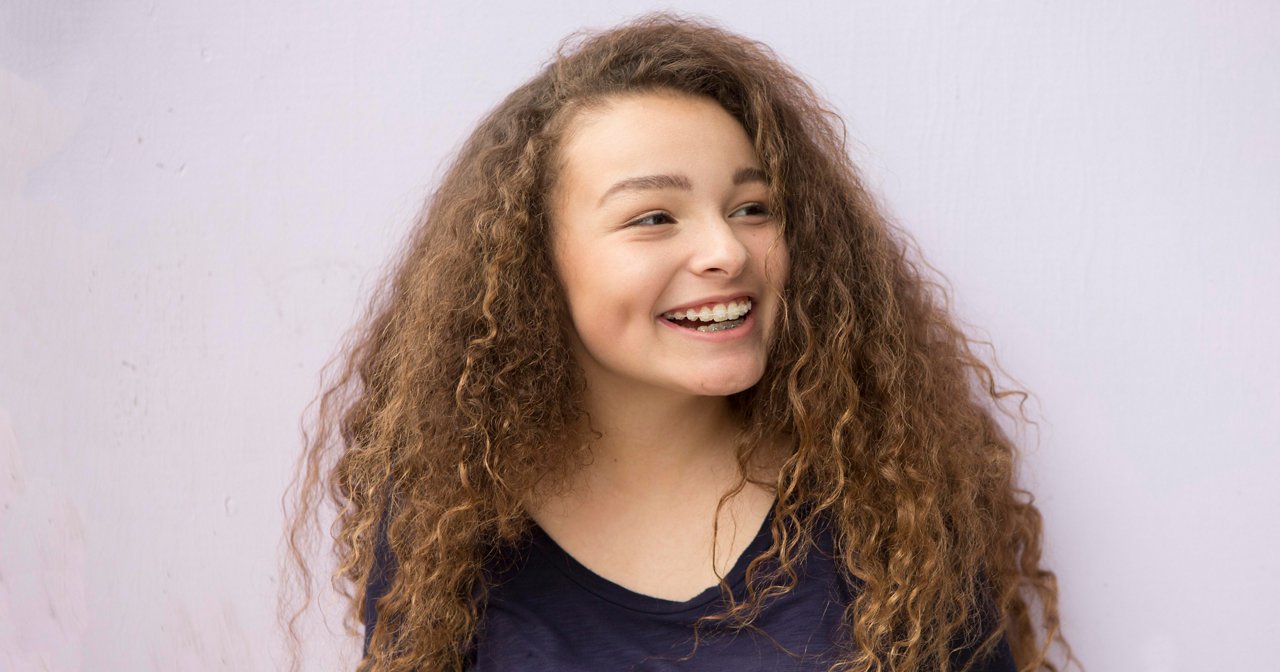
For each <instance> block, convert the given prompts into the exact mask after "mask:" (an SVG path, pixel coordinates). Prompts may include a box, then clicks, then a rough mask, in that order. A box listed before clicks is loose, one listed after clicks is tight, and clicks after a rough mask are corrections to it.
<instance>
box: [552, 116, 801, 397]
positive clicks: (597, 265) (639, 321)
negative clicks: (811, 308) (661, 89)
mask: <svg viewBox="0 0 1280 672" xmlns="http://www.w3.org/2000/svg"><path fill="white" fill-rule="evenodd" d="M566 138H567V139H566V140H565V142H564V145H563V146H562V147H561V151H560V158H561V166H560V173H559V180H558V182H557V184H556V188H555V192H554V193H553V194H552V219H553V222H554V225H553V228H554V238H555V245H554V249H555V261H556V267H557V271H558V273H559V276H560V281H561V284H562V285H563V287H564V291H565V294H566V296H567V299H568V303H569V309H570V314H571V317H572V319H573V325H574V328H575V331H576V334H577V342H576V343H575V344H574V345H575V351H576V355H577V359H578V362H579V364H580V365H581V366H582V367H583V370H584V371H585V373H586V377H587V384H588V387H589V388H591V389H592V390H593V391H594V392H601V391H611V392H615V393H621V394H624V395H625V394H629V393H632V392H641V391H669V392H675V393H682V394H686V395H728V394H733V393H735V392H740V391H742V390H745V389H747V388H748V387H751V386H752V385H754V384H755V383H756V382H757V381H759V380H760V377H761V376H762V375H763V373H764V366H765V356H766V352H767V349H768V344H769V342H770V340H771V336H772V334H773V330H774V327H775V321H776V319H777V314H778V311H779V305H778V299H777V297H776V295H775V294H776V293H777V292H778V291H780V290H781V288H782V286H783V284H784V283H785V282H786V278H787V273H788V269H789V266H788V264H789V260H788V257H787V248H786V243H785V242H784V241H783V239H782V236H781V229H780V225H779V223H778V222H777V221H776V220H775V219H774V217H773V216H772V214H771V211H770V203H769V198H768V197H769V190H768V185H767V184H766V183H765V175H764V172H763V170H762V169H761V165H760V162H759V160H758V159H757V158H756V155H755V150H754V148H753V147H752V144H751V141H750V139H749V138H748V137H747V134H746V131H745V130H743V128H742V126H741V125H740V124H739V123H738V122H737V120H735V119H734V118H733V117H732V116H730V115H729V113H728V112H726V111H725V110H724V109H723V108H721V107H720V106H719V104H718V103H716V102H715V101H713V100H711V99H709V98H699V97H692V96H686V95H681V94H675V93H646V94H638V95H627V96H620V97H616V98H613V99H611V100H609V101H607V102H606V104H605V105H604V106H603V107H601V108H594V109H589V110H587V111H584V112H581V113H579V116H578V117H577V118H576V119H574V120H573V122H572V123H571V124H570V128H569V132H568V133H567V135H566Z"/></svg>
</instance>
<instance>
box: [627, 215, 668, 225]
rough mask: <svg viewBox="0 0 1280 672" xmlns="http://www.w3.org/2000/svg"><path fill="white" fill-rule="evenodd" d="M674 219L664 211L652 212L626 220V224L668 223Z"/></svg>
mask: <svg viewBox="0 0 1280 672" xmlns="http://www.w3.org/2000/svg"><path fill="white" fill-rule="evenodd" d="M674 221H675V220H674V219H672V218H671V215H668V214H667V213H665V212H652V213H649V214H647V215H645V216H644V217H641V218H639V219H633V220H631V221H630V222H627V226H658V225H659V224H670V223H672V222H674Z"/></svg>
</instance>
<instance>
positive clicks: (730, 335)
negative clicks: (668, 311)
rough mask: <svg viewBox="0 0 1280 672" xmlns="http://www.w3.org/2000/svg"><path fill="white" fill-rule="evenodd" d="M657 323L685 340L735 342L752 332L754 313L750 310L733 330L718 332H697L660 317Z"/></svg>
mask: <svg viewBox="0 0 1280 672" xmlns="http://www.w3.org/2000/svg"><path fill="white" fill-rule="evenodd" d="M658 321H659V322H661V323H662V325H663V326H665V327H666V328H668V329H671V330H672V331H675V332H677V333H679V334H680V335H682V336H685V337H687V338H692V339H694V340H697V341H706V342H708V343H725V342H728V341H736V340H738V339H740V338H746V337H747V336H748V335H749V334H750V333H751V332H752V331H754V329H755V326H756V311H754V310H752V311H751V312H749V313H747V316H746V317H744V318H742V324H740V325H738V326H736V327H734V328H733V329H721V330H720V331H698V330H697V329H690V328H688V327H682V326H680V325H678V324H675V323H674V322H672V321H671V320H668V319H667V318H665V317H661V316H659V317H658ZM707 324H714V322H708V323H707Z"/></svg>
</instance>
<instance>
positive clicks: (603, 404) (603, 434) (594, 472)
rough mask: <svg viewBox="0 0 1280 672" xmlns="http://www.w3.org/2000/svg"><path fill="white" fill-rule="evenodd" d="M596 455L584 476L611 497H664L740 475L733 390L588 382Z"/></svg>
mask: <svg viewBox="0 0 1280 672" xmlns="http://www.w3.org/2000/svg"><path fill="white" fill-rule="evenodd" d="M586 407H587V412H588V413H589V414H590V417H591V426H592V429H594V430H595V431H596V432H599V438H595V436H594V435H590V434H586V435H587V436H591V437H592V440H591V442H590V450H591V458H592V459H591V462H590V463H589V464H588V465H586V466H585V467H584V468H583V472H582V473H581V474H579V478H575V479H574V480H575V481H577V482H578V483H579V484H581V485H584V486H586V487H587V488H589V489H591V490H594V491H596V492H607V493H609V496H610V497H613V496H617V497H625V498H628V499H629V500H630V501H643V500H650V501H661V500H662V499H663V498H667V497H671V496H677V495H679V494H680V493H686V492H688V491H689V488H695V489H705V488H706V487H707V486H708V485H709V484H710V483H709V482H708V479H713V480H714V481H719V482H725V483H726V484H731V481H732V480H736V476H737V471H736V470H737V455H736V451H735V448H736V439H737V436H738V429H739V426H738V423H737V420H736V418H735V417H734V414H733V412H732V411H731V410H730V408H729V400H728V398H727V397H719V396H696V395H682V394H676V393H673V392H671V391H669V390H656V389H635V388H634V387H629V388H628V389H627V390H626V391H625V394H623V393H620V391H617V390H613V389H610V387H609V386H608V385H601V384H599V383H598V381H597V385H596V386H595V387H591V386H589V387H588V390H587V399H586Z"/></svg>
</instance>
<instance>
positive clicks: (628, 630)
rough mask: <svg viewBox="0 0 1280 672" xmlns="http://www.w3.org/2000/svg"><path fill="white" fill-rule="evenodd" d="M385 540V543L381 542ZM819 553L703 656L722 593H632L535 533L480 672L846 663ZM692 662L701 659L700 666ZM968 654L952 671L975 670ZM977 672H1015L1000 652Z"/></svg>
mask: <svg viewBox="0 0 1280 672" xmlns="http://www.w3.org/2000/svg"><path fill="white" fill-rule="evenodd" d="M772 519H773V513H772V511H770V513H769V514H768V516H767V517H766V518H765V520H764V523H763V524H762V525H761V527H760V530H759V532H757V534H756V536H755V538H754V539H753V540H752V542H751V543H750V545H748V546H747V548H746V550H745V551H743V553H742V555H741V556H740V557H739V559H738V561H737V562H736V564H735V565H734V567H733V568H732V569H731V570H730V571H729V573H728V575H727V576H726V577H725V580H726V582H727V583H728V584H729V586H730V588H731V590H732V591H733V594H734V596H735V597H736V598H738V599H742V598H744V597H745V596H746V569H747V565H748V564H749V563H750V561H751V560H752V559H753V558H755V557H756V556H758V555H760V554H761V553H763V552H764V551H765V550H767V549H768V547H769V545H770V543H771V541H772V535H771V530H772V528H771V524H772ZM380 541H381V540H380ZM815 541H816V547H815V548H814V549H813V551H812V552H810V553H809V555H808V557H806V558H805V560H804V562H803V563H802V565H801V567H800V570H799V573H798V576H799V580H798V582H797V584H796V587H795V588H794V589H792V590H791V591H790V592H788V593H786V594H784V595H782V596H780V597H777V598H773V599H771V600H770V601H769V602H768V603H767V604H766V605H765V607H764V609H763V610H762V611H761V612H760V615H759V617H758V618H757V619H756V620H755V622H754V626H755V628H754V629H752V628H749V629H743V630H739V631H738V632H736V633H735V632H732V631H729V630H727V629H717V628H716V627H715V625H706V626H703V628H702V629H701V630H700V631H699V632H700V635H699V642H698V645H697V648H696V650H695V648H694V639H693V623H694V622H695V621H697V620H698V618H699V617H700V616H702V615H704V614H708V613H719V612H721V611H722V610H723V604H724V603H723V598H722V596H721V593H720V587H719V586H712V587H711V588H708V589H707V590H706V591H704V592H703V593H702V594H700V595H698V596H697V597H694V598H693V599H690V600H687V601H683V602H676V601H671V600H664V599H661V598H656V597H650V596H647V595H642V594H640V593H636V592H633V591H631V590H628V589H626V588H623V587H622V586H619V585H618V584H616V583H613V582H611V581H609V580H608V579H605V578H604V577H601V576H599V575H597V574H595V573H594V572H592V571H591V570H590V569H587V568H586V567H585V566H584V565H582V564H581V563H579V562H578V561H577V560H575V559H574V558H573V557H572V556H570V555H569V554H568V553H566V552H565V551H564V550H563V549H561V548H560V547H559V546H558V545H557V544H556V543H555V541H554V540H552V539H551V537H550V536H548V535H547V534H546V532H544V531H543V530H542V529H541V528H539V527H537V526H536V525H535V526H534V527H533V533H532V535H531V539H530V543H528V544H526V545H525V546H524V547H522V548H521V549H520V550H519V551H516V552H515V553H513V554H512V555H510V556H508V560H509V562H507V563H504V564H505V565H506V568H505V569H504V570H501V571H500V572H499V573H498V574H497V575H496V576H495V581H494V586H493V588H492V589H491V590H490V593H489V600H488V603H487V606H486V608H485V613H484V617H483V619H482V622H481V625H480V627H479V629H478V630H477V633H476V647H475V650H474V652H473V656H474V658H473V664H472V666H471V668H470V669H471V670H472V672H496V671H501V670H521V671H528V672H541V671H552V670H555V671H577V670H581V671H583V672H586V671H591V672H599V671H602V670H619V671H629V670H636V671H642V670H643V671H656V670H664V671H665V670H683V671H694V670H698V671H721V670H723V671H732V672H754V671H756V670H761V671H764V670H769V671H795V672H800V671H806V672H807V671H811V670H813V671H816V670H826V669H827V668H828V666H829V665H830V663H831V662H833V661H834V659H835V656H836V655H837V653H838V648H837V646H838V643H840V642H842V641H844V640H843V639H842V636H843V629H842V627H841V625H840V620H841V616H842V614H843V610H844V605H845V604H847V603H848V601H849V600H850V599H851V595H850V592H849V590H850V589H849V588H848V587H847V584H846V582H845V581H843V580H842V579H841V578H840V576H839V573H838V572H837V570H836V567H835V564H834V562H833V560H832V552H833V547H834V545H833V543H832V538H831V535H830V533H829V532H828V531H827V530H825V529H819V530H818V531H817V533H816V534H815ZM389 555H390V554H389V552H388V551H387V549H386V547H385V544H381V545H380V548H379V551H378V556H379V565H380V566H379V567H377V568H375V572H374V576H373V577H372V578H371V580H370V584H369V590H368V591H367V592H368V593H369V595H368V596H367V598H366V602H365V623H366V624H367V629H366V634H365V648H366V652H367V650H368V646H369V639H370V636H371V634H372V631H373V624H374V622H375V620H376V618H377V613H376V609H375V608H374V603H375V601H376V600H377V597H379V596H381V595H382V594H384V593H385V592H386V589H387V584H388V581H389V578H390V574H391V569H392V568H391V567H390V562H389ZM689 654H693V655H692V656H690V655H689ZM970 655H972V653H971V652H967V651H961V652H960V654H959V655H957V656H956V657H955V658H953V663H961V662H963V661H965V660H967V658H968V656H970ZM984 662H985V664H983V665H978V666H975V668H974V672H1015V670H1016V667H1015V666H1014V664H1013V656H1012V653H1011V652H1010V650H1009V646H1008V644H1007V642H1005V641H1001V642H1000V644H999V646H998V647H997V648H996V649H995V652H994V654H993V655H992V656H991V657H990V659H989V660H988V661H984Z"/></svg>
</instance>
